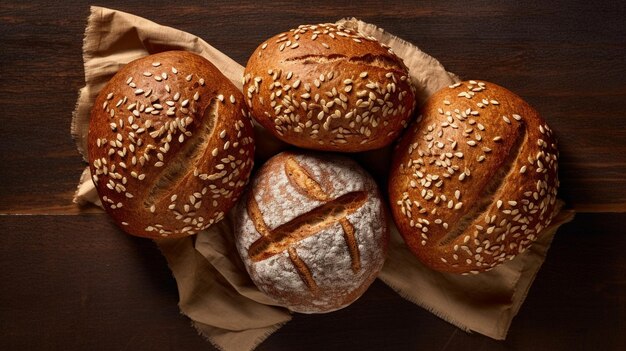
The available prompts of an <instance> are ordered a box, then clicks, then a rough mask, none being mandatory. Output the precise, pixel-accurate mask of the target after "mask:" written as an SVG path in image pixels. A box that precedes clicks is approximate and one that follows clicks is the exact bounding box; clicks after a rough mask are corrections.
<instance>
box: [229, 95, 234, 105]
mask: <svg viewBox="0 0 626 351" xmlns="http://www.w3.org/2000/svg"><path fill="white" fill-rule="evenodd" d="M230 102H231V103H233V104H234V103H235V97H234V96H233V95H231V96H230Z"/></svg>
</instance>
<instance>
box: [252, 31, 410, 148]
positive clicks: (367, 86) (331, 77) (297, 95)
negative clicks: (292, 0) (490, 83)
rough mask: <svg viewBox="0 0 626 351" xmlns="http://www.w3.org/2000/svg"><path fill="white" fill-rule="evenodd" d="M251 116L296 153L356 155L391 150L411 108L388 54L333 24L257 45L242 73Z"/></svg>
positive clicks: (403, 75)
mask: <svg viewBox="0 0 626 351" xmlns="http://www.w3.org/2000/svg"><path fill="white" fill-rule="evenodd" d="M243 82H244V88H243V91H244V94H245V95H246V102H247V104H248V106H249V107H250V109H251V113H252V116H253V117H254V118H255V119H256V120H257V121H258V122H259V123H260V124H261V125H263V126H264V127H265V128H266V129H267V130H269V131H270V132H271V133H273V134H274V135H275V136H276V137H278V138H279V139H281V140H283V141H285V142H287V143H289V144H292V145H296V146H299V147H303V148H308V149H316V150H327V151H339V152H356V151H365V150H372V149H377V148H381V147H383V146H385V145H388V144H389V143H391V142H392V141H393V140H394V139H395V138H396V137H397V136H398V134H399V133H400V131H401V130H402V129H403V127H405V126H406V125H407V122H408V120H409V118H410V117H411V114H412V112H413V110H414V108H415V93H414V90H413V89H414V88H413V85H412V84H411V82H410V78H409V73H408V69H407V68H406V66H405V65H404V63H403V62H402V59H400V58H399V57H398V56H396V55H395V54H394V53H393V52H392V51H391V49H389V47H387V46H385V45H383V44H381V43H379V42H378V41H377V40H376V39H375V38H373V37H368V36H364V35H363V34H361V33H360V32H358V31H357V30H356V29H352V28H348V27H345V26H342V25H339V24H332V23H326V24H317V25H302V26H299V27H298V28H296V29H292V30H290V31H287V32H285V33H281V34H278V35H276V36H274V37H272V38H270V39H268V40H267V41H265V42H264V43H262V44H261V45H260V46H259V47H258V48H257V49H256V51H255V52H254V53H253V54H252V56H251V57H250V59H249V60H248V64H247V65H246V69H245V72H244V81H243Z"/></svg>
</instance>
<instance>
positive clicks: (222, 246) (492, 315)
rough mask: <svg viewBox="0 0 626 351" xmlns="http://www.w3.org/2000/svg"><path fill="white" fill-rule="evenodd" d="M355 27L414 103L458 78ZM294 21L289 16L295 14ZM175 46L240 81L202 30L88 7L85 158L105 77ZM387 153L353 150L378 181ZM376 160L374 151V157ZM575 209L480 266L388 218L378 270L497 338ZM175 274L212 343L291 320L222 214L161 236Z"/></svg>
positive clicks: (231, 341) (82, 186) (88, 197)
mask: <svg viewBox="0 0 626 351" xmlns="http://www.w3.org/2000/svg"><path fill="white" fill-rule="evenodd" d="M339 22H341V23H343V24H344V25H347V26H353V27H358V29H359V30H360V31H362V32H364V33H366V34H367V35H372V36H374V37H376V38H378V39H379V40H380V41H381V42H383V43H385V44H387V45H389V46H390V47H392V49H393V50H394V51H395V52H396V53H397V54H398V55H399V56H400V57H402V58H403V59H404V62H405V63H406V64H407V66H408V67H409V69H410V71H411V77H412V79H413V81H414V82H415V83H416V84H417V85H418V86H419V87H420V89H421V90H420V91H421V92H422V93H421V95H420V96H419V97H418V98H419V101H420V103H421V102H423V101H424V100H425V99H426V98H428V96H430V95H431V94H432V93H434V92H435V91H437V90H438V89H440V88H442V87H444V86H446V85H449V84H451V83H453V82H455V81H456V80H457V78H456V76H454V75H453V74H450V73H448V72H446V70H445V69H444V68H443V66H442V65H441V64H440V63H439V62H438V61H437V60H435V59H434V58H432V57H430V56H428V55H427V54H425V53H423V52H422V51H420V50H419V49H418V48H417V47H415V46H413V45H412V44H410V43H407V42H405V41H404V40H401V39H399V38H397V37H395V36H393V35H390V34H388V33H385V32H384V31H382V30H381V29H379V28H377V27H375V26H374V25H371V24H367V23H364V22H361V21H357V20H355V19H344V20H341V21H339ZM294 25H295V24H294ZM174 49H182V50H187V51H192V52H195V53H198V54H200V55H202V56H204V57H206V58H207V59H209V60H210V61H211V62H213V64H215V65H216V66H217V67H218V68H219V69H220V70H221V71H222V72H223V73H224V74H225V75H226V77H228V78H229V79H230V80H231V81H232V82H233V83H234V84H235V85H236V86H237V87H239V88H240V89H241V76H242V72H243V67H242V66H241V65H239V64H237V63H236V62H234V61H233V60H231V59H230V58H229V57H228V56H226V55H224V54H222V53H221V52H219V51H218V50H216V49H215V48H213V47H212V46H210V45H209V44H207V43H206V42H205V41H203V40H202V39H200V38H198V37H196V36H193V35H191V34H189V33H185V32H182V31H179V30H176V29H174V28H170V27H164V26H160V25H158V24H156V23H154V22H151V21H148V20H146V19H143V18H141V17H137V16H133V15H130V14H127V13H124V12H120V11H115V10H110V9H106V8H102V7H92V8H91V15H90V16H89V20H88V24H87V29H86V31H85V38H84V43H83V59H84V68H85V81H86V86H85V87H84V88H82V89H81V91H80V95H79V98H78V101H77V104H76V109H75V111H74V115H73V119H72V135H73V137H74V138H75V140H76V143H77V148H78V150H79V151H80V152H81V154H82V155H83V157H84V158H85V160H86V157H87V156H86V152H85V151H86V148H87V146H86V140H87V132H88V127H89V112H90V109H91V106H92V104H93V101H94V100H95V97H96V95H97V94H98V92H99V90H100V89H101V88H102V87H103V85H104V84H105V83H106V82H107V81H108V80H109V79H110V78H111V77H112V76H113V75H114V74H115V72H117V70H118V69H119V68H120V67H122V66H123V65H124V64H126V63H128V62H130V61H132V60H134V59H136V58H138V57H142V56H145V55H148V54H152V53H156V52H160V51H166V50H174ZM255 132H256V139H257V155H256V159H257V163H258V162H259V161H262V160H265V159H267V158H268V157H270V156H271V155H273V154H275V153H277V152H278V151H279V150H280V149H281V146H282V144H281V143H280V142H278V141H277V140H276V139H274V138H272V137H271V136H270V135H269V134H267V133H265V132H264V131H263V130H262V129H261V128H260V127H258V126H256V130H255ZM372 154H374V155H377V156H380V155H388V154H389V150H388V149H387V150H379V151H375V152H372V153H369V154H361V155H357V159H359V160H360V161H361V162H362V163H363V165H364V166H365V167H366V168H368V169H369V170H371V171H372V172H373V173H374V176H375V177H376V176H378V180H379V182H381V184H382V182H384V178H385V176H386V175H385V172H384V171H382V170H385V169H386V165H387V164H388V159H387V158H385V157H368V156H371V155H372ZM374 160H380V162H378V163H376V162H375V161H374ZM90 179H91V177H90V176H89V169H86V170H85V171H84V172H83V174H82V175H81V178H80V181H79V185H78V189H77V192H76V195H75V201H76V202H77V203H79V204H88V203H93V204H95V205H98V206H99V205H100V202H99V199H98V196H97V193H96V191H95V188H94V186H93V183H92V182H91V181H90ZM572 216H573V213H570V212H562V213H561V215H560V216H559V217H558V218H557V219H556V220H555V221H554V223H553V225H552V226H550V227H549V228H547V229H546V232H545V234H544V235H542V236H541V238H540V241H539V242H537V243H536V244H535V245H533V247H532V249H531V250H529V251H527V253H525V254H523V255H520V256H519V257H518V258H516V259H515V260H513V261H511V262H509V263H507V264H504V265H502V266H500V267H499V268H497V269H494V270H493V271H491V272H489V273H484V274H480V275H478V276H457V275H449V274H442V273H437V272H433V271H431V270H429V269H427V268H425V267H424V266H422V265H421V264H420V263H419V262H418V261H417V260H416V259H414V258H413V256H412V255H411V254H410V253H409V251H408V250H407V249H406V247H405V246H404V243H403V242H402V239H401V238H400V236H399V235H398V233H397V230H396V229H395V226H393V224H392V241H391V244H390V251H389V257H388V259H387V263H386V264H385V267H384V268H383V271H382V273H381V276H380V278H381V279H382V280H383V281H384V282H385V283H387V284H388V285H389V286H391V287H392V288H393V289H395V290H396V291H398V293H399V294H400V295H401V296H403V297H404V298H406V299H408V300H410V301H412V302H414V303H416V304H418V305H420V306H423V307H424V308H426V309H428V310H429V311H431V312H433V313H434V314H436V315H438V316H440V317H441V318H443V319H445V320H447V321H448V322H450V323H453V324H455V325H457V326H458V327H460V328H462V329H463V330H466V331H476V332H479V333H482V334H484V335H487V336H489V337H492V338H495V339H504V337H505V336H506V332H507V330H508V327H509V326H510V323H511V320H512V318H513V317H514V316H515V314H516V313H517V311H518V309H519V307H520V306H521V304H522V302H523V301H524V298H525V296H526V292H527V291H528V289H529V287H530V285H531V283H532V280H533V278H534V277H535V274H536V273H537V271H538V270H539V268H540V266H541V263H542V262H543V260H544V257H545V254H546V251H547V249H548V247H549V245H550V241H551V239H552V237H553V235H554V233H555V231H556V229H557V228H558V226H559V225H560V224H562V223H564V222H565V221H567V220H569V219H571V217H572ZM157 245H158V246H159V248H160V249H161V251H162V253H163V255H164V256H165V257H166V259H167V261H168V264H169V267H170V269H171V270H172V273H173V275H174V278H175V279H176V282H177V285H178V291H179V298H180V301H179V307H180V309H181V311H182V312H183V313H184V314H185V315H187V316H188V317H189V318H191V320H192V321H193V325H194V327H195V328H196V329H197V330H198V331H199V332H200V333H201V334H202V335H203V336H204V337H206V338H207V339H208V340H209V341H210V342H211V343H212V344H213V345H215V346H216V347H218V348H219V349H222V350H225V351H230V350H233V351H235V350H237V351H238V350H252V349H254V348H255V347H256V346H257V345H258V344H259V343H261V342H262V341H263V340H264V339H265V338H267V336H269V335H270V334H271V333H273V332H274V331H275V330H277V329H278V328H280V327H281V326H282V325H283V324H284V323H286V322H287V321H289V320H290V318H291V316H290V313H289V312H288V311H287V310H286V309H284V308H282V307H277V306H275V303H274V302H272V301H271V300H270V299H269V298H268V297H267V296H265V295H264V294H262V293H261V292H260V291H259V290H258V289H257V288H256V287H255V286H254V284H253V283H252V282H251V280H250V278H249V277H248V275H247V274H246V271H245V269H244V268H243V264H242V262H241V260H240V258H239V257H238V255H237V252H236V250H235V246H234V243H233V236H232V229H231V222H230V220H229V218H228V217H227V219H225V220H224V221H222V222H220V223H219V224H217V225H214V226H212V227H211V228H209V229H208V230H206V231H203V232H201V233H200V234H198V235H197V236H195V237H188V238H183V239H165V240H158V241H157Z"/></svg>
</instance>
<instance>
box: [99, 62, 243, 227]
mask: <svg viewBox="0 0 626 351" xmlns="http://www.w3.org/2000/svg"><path fill="white" fill-rule="evenodd" d="M88 149H89V160H90V163H89V167H90V170H91V175H92V178H93V182H94V184H95V186H96V189H97V190H98V195H99V196H100V199H101V201H102V205H103V206H104V208H105V210H106V211H107V212H108V213H109V215H111V217H112V218H113V219H114V220H115V222H116V223H117V224H118V225H120V226H121V228H122V229H123V230H124V231H126V232H127V233H130V234H132V235H136V236H142V237H148V238H160V237H167V236H169V237H180V236H186V235H191V234H195V233H197V232H198V231H199V230H201V229H204V228H206V227H208V226H209V225H211V224H213V223H215V222H217V221H219V220H221V219H222V218H223V217H224V213H225V212H227V211H228V210H229V209H230V208H231V207H232V206H233V205H234V203H235V202H236V200H237V198H238V197H239V195H240V193H241V192H242V190H243V189H244V187H245V185H246V183H247V180H248V177H249V175H250V171H251V168H252V164H253V157H254V140H253V131H252V124H251V121H250V118H249V117H248V115H247V110H246V106H245V104H244V102H243V96H242V95H241V92H239V91H238V90H237V88H236V87H235V86H234V85H233V84H232V83H231V82H230V81H229V80H228V79H227V78H226V77H224V75H222V73H221V72H220V71H219V70H218V69H217V68H216V67H215V66H213V64H211V63H210V62H209V61H207V60H206V59H204V58H202V57H200V56H198V55H195V54H192V53H189V52H183V51H168V52H163V53H159V54H155V55H151V56H147V57H143V58H140V59H138V60H135V61H132V62H130V63H128V64H127V65H125V66H124V67H123V68H122V69H120V70H119V72H117V74H116V75H115V76H114V77H113V78H112V79H111V80H110V81H109V82H108V84H106V85H105V86H104V88H103V89H102V90H101V91H100V94H99V95H98V97H97V99H96V102H95V104H94V107H93V109H92V111H91V121H90V124H89V147H88Z"/></svg>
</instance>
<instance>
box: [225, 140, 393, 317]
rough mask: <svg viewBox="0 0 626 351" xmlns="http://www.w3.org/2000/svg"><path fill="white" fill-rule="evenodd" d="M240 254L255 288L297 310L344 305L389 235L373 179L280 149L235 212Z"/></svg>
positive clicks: (326, 159) (350, 165) (338, 161)
mask: <svg viewBox="0 0 626 351" xmlns="http://www.w3.org/2000/svg"><path fill="white" fill-rule="evenodd" d="M235 236H236V242H237V249H238V250H239V254H240V255H241V258H242V259H243V262H244V263H245V266H246V269H247V270H248V273H249V274H250V276H251V278H252V280H253V281H254V283H255V284H256V285H257V287H259V289H260V290H261V291H263V292H265V293H266V294H267V295H269V296H270V297H272V298H273V299H274V300H276V301H277V302H278V303H280V304H282V305H284V306H285V307H288V308H289V309H291V310H293V311H296V312H302V313H322V312H330V311H333V310H337V309H339V308H342V307H345V306H347V305H349V304H350V303H352V302H353V301H354V300H356V299H357V298H358V297H359V296H361V295H362V294H363V292H365V290H366V289H367V287H368V286H369V285H370V284H371V283H372V281H374V279H375V278H376V276H377V274H378V272H379V271H380V269H381V268H382V266H383V263H384V260H385V255H386V252H387V243H388V239H389V234H388V230H387V223H386V216H385V212H384V207H383V203H382V200H381V197H380V194H379V192H378V189H377V187H376V183H375V182H374V180H373V179H372V178H371V177H370V176H369V175H368V174H367V173H366V172H365V171H364V170H363V169H362V168H360V167H359V166H358V165H357V164H356V163H355V162H354V161H352V160H350V159H347V158H343V157H338V156H331V155H316V154H313V155H311V154H304V153H292V152H284V153H281V154H278V155H276V156H274V157H273V158H271V159H270V160H269V161H267V163H265V164H264V165H263V167H262V168H261V169H260V170H259V171H258V174H257V175H256V176H255V177H254V180H253V182H252V185H251V187H250V189H249V190H248V192H247V193H246V195H245V197H244V198H243V199H242V201H241V202H240V203H239V205H238V206H237V207H236V211H235Z"/></svg>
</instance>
